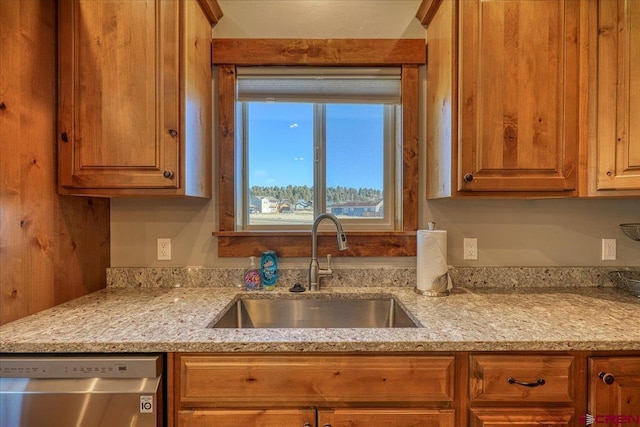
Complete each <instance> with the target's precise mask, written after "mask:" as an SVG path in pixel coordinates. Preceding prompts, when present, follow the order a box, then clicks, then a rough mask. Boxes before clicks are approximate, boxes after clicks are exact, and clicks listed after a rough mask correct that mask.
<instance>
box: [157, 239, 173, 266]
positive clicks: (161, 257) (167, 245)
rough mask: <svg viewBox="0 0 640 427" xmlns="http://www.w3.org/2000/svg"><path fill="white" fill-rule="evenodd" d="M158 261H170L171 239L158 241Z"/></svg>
mask: <svg viewBox="0 0 640 427" xmlns="http://www.w3.org/2000/svg"><path fill="white" fill-rule="evenodd" d="M158 261H171V239H158Z"/></svg>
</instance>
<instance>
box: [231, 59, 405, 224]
mask: <svg viewBox="0 0 640 427" xmlns="http://www.w3.org/2000/svg"><path fill="white" fill-rule="evenodd" d="M400 72H401V70H400V67H389V68H341V67H338V68H335V67H332V68H322V69H320V68H314V67H306V68H300V67H293V68H282V67H267V68H265V67H241V68H240V67H239V68H238V69H237V77H238V80H237V102H236V107H237V108H236V111H237V113H236V123H237V128H238V129H241V131H240V132H237V133H236V153H238V154H239V155H241V158H242V167H241V168H237V170H236V180H237V181H238V182H239V183H240V191H241V194H236V201H237V204H238V206H237V208H236V212H239V213H240V215H237V229H239V230H294V229H305V230H308V229H309V227H310V225H311V224H312V223H313V219H314V218H315V217H316V216H317V215H318V214H320V213H322V212H330V213H333V214H334V215H336V216H338V217H339V218H340V219H341V221H342V224H343V227H344V228H345V230H346V231H353V230H369V231H380V230H395V229H399V228H400V225H399V224H400V219H401V215H397V216H396V211H397V209H396V207H397V206H398V207H400V206H401V203H400V200H398V198H397V197H396V192H395V188H396V183H400V182H401V180H402V176H401V171H402V168H401V167H397V165H396V160H395V153H396V152H397V151H399V150H401V141H402V138H401V135H400V132H399V131H400V129H401V125H402V121H401V118H402V116H401V113H400V109H401V105H400V103H401V99H400V75H401V74H400ZM325 225H329V224H325Z"/></svg>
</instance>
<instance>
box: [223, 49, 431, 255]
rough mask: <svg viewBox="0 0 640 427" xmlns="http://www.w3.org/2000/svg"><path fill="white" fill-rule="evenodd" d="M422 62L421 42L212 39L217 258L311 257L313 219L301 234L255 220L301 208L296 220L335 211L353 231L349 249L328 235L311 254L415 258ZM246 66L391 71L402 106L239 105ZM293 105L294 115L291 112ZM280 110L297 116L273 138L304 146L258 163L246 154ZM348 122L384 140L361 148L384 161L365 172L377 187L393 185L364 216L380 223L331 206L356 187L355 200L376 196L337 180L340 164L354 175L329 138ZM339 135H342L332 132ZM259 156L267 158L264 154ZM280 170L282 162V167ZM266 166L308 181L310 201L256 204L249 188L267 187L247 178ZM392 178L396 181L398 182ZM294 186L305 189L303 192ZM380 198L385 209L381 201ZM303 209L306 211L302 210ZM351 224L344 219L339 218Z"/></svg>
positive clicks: (355, 209) (285, 119) (350, 159)
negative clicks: (374, 174) (354, 120)
mask: <svg viewBox="0 0 640 427" xmlns="http://www.w3.org/2000/svg"><path fill="white" fill-rule="evenodd" d="M424 60H425V49H424V40H421V39H416V40H369V39H367V40H287V39H269V40H258V39H222V40H215V39H214V41H213V62H214V65H217V66H218V74H217V75H218V78H217V83H216V87H217V91H218V94H217V98H216V99H217V100H218V103H217V105H216V110H217V116H218V123H217V125H218V132H217V137H216V143H217V145H218V151H217V157H218V172H219V189H218V199H219V218H218V220H219V225H218V231H214V232H213V234H214V235H215V236H216V237H217V238H218V255H219V256H221V257H227V256H230V257H244V256H247V255H251V254H254V255H257V254H259V253H260V252H262V251H264V250H267V249H275V250H277V251H278V255H280V256H283V257H298V256H300V257H307V256H309V255H310V252H311V241H310V229H311V226H310V224H311V218H312V217H313V214H312V215H311V216H310V217H309V219H305V220H303V221H302V222H301V223H300V224H298V226H295V225H294V226H292V224H286V225H285V226H284V227H279V226H280V225H283V224H274V223H273V222H276V221H271V222H272V223H269V221H267V223H266V224H265V223H262V224H260V221H258V219H259V215H256V214H257V213H258V212H262V210H263V209H264V210H265V211H266V210H271V209H275V210H276V211H285V212H283V213H286V211H287V210H291V209H295V204H296V203H298V202H300V205H299V206H298V208H299V209H300V211H302V210H303V209H304V208H305V205H307V208H308V209H311V208H312V209H314V212H316V213H317V212H322V211H331V210H333V209H336V211H335V212H341V213H340V214H339V216H340V215H342V216H343V217H345V221H347V220H353V221H349V222H351V224H350V227H353V228H352V230H355V231H348V234H349V244H350V249H349V250H348V251H344V252H341V253H338V251H337V248H336V247H335V246H336V245H335V232H333V233H332V232H329V233H328V234H329V235H327V236H324V235H322V234H321V235H320V236H319V241H318V246H319V250H320V251H321V253H331V254H335V255H341V256H344V255H345V252H346V255H347V256H411V255H415V234H416V233H415V232H416V229H417V224H418V221H417V216H418V191H417V186H418V65H420V64H424ZM245 66H246V67H255V66H262V67H264V69H269V68H272V67H276V66H277V67H282V66H287V68H292V67H300V68H301V69H303V70H306V71H307V72H316V71H317V70H313V68H315V67H328V66H330V67H347V68H350V69H351V70H350V71H351V72H355V71H356V70H355V67H365V68H368V67H379V68H385V69H386V68H393V67H397V68H396V69H397V70H398V69H399V70H400V80H399V86H400V94H401V96H400V104H399V105H397V104H394V103H386V102H366V103H365V102H362V103H361V102H360V100H358V102H353V99H348V100H344V99H341V100H339V101H340V102H337V101H336V99H329V100H326V99H325V100H319V101H318V100H314V101H313V102H310V101H308V100H306V99H299V98H294V99H287V100H285V99H282V100H277V101H276V100H274V102H265V99H264V98H269V97H270V96H264V94H262V95H261V96H262V99H253V100H252V99H250V97H249V99H245V100H243V99H242V97H243V96H244V95H245V94H246V93H249V92H244V89H241V88H240V87H241V84H242V83H241V81H242V80H243V77H242V74H243V72H245V71H244V70H243V68H242V67H245ZM330 69H331V68H327V69H326V70H324V71H328V70H330ZM396 73H397V71H396ZM247 80H249V79H247ZM350 85H351V86H355V85H353V82H350ZM254 86H255V85H254ZM257 86H260V85H257ZM274 87H277V85H275V84H274V82H273V81H272V82H271V84H269V85H266V88H268V90H269V91H270V92H273V90H274ZM276 95H278V94H276ZM280 95H282V94H280ZM299 95H300V94H297V95H296V96H299ZM268 101H271V100H268ZM293 104H295V107H296V108H291V107H292V105H293ZM278 109H285V110H286V109H288V110H294V111H295V114H296V115H295V116H291V115H290V112H289V113H287V114H286V115H284V116H282V119H281V123H280V127H281V129H280V131H283V132H286V131H295V132H298V131H300V132H298V133H299V134H301V135H303V136H304V137H303V138H302V139H300V140H302V141H304V143H302V144H301V145H300V146H299V147H298V146H296V147H297V148H299V149H300V151H299V153H300V154H297V153H298V152H296V153H294V152H293V151H292V152H290V153H288V156H287V158H286V159H285V158H284V157H283V156H281V155H278V156H274V157H275V158H271V159H265V158H264V157H265V156H266V154H264V153H265V152H262V154H260V148H259V147H258V146H257V145H256V146H252V144H254V143H255V144H259V143H260V141H259V140H253V139H252V133H257V132H265V129H267V128H268V126H269V125H268V124H266V123H261V122H260V117H261V116H268V117H270V118H271V119H272V118H273V117H274V116H275V117H278V114H282V111H277V110H278ZM347 114H351V115H352V116H355V115H357V116H359V117H364V118H363V119H362V120H365V121H364V123H368V124H371V127H374V125H373V123H377V124H376V125H375V127H378V128H379V130H378V131H377V132H376V133H377V134H378V135H380V134H381V135H382V137H381V138H379V139H378V138H377V137H376V138H374V137H373V136H370V137H368V138H367V141H368V143H369V144H371V145H372V146H373V147H376V148H375V150H373V149H372V148H371V147H369V149H372V150H373V151H377V152H378V155H379V156H380V158H385V159H387V160H386V162H382V161H381V162H382V165H379V162H377V161H375V160H373V158H374V157H373V156H372V157H371V160H370V162H371V163H372V164H374V163H376V164H378V166H376V168H378V169H381V170H382V171H383V173H382V176H381V177H380V178H379V179H382V180H389V179H390V180H391V181H390V182H391V184H390V185H389V184H388V183H387V182H386V181H385V182H383V183H382V193H383V194H382V195H381V199H382V201H383V203H382V205H380V206H378V205H376V206H374V207H368V208H367V209H369V211H368V212H375V209H376V208H378V209H380V208H382V209H383V214H382V215H383V217H385V215H387V216H386V218H385V219H384V220H382V221H380V220H379V218H378V217H375V216H369V215H373V214H372V213H371V214H370V213H365V210H364V209H363V207H362V206H357V204H356V203H353V204H352V206H349V205H343V206H337V205H338V204H339V203H337V202H336V201H337V200H342V199H338V197H342V198H344V197H347V196H345V195H344V194H341V195H340V196H336V194H337V193H338V187H340V190H344V188H349V187H353V188H360V187H361V188H363V190H362V191H361V192H360V197H362V198H365V197H368V198H371V199H373V198H375V195H374V194H366V193H367V192H366V191H364V188H365V187H367V185H365V184H360V183H358V182H356V181H355V178H358V176H357V174H354V173H351V172H349V173H347V174H344V173H341V171H340V167H339V166H340V162H343V163H342V165H343V168H344V167H345V166H344V165H349V166H351V165H353V163H354V162H357V161H358V158H354V156H353V155H351V154H350V155H348V156H346V155H345V156H342V158H341V154H342V152H344V150H345V147H344V146H343V144H344V140H341V139H340V138H338V137H336V136H335V134H336V133H340V132H347V130H346V129H342V127H344V123H340V120H341V118H344V117H345V115H347ZM296 125H297V126H296ZM260 126H262V128H260ZM265 126H266V127H265ZM380 128H381V130H380ZM338 129H340V132H337V130H338ZM352 132H353V130H352ZM285 136H286V134H279V135H278V136H277V138H279V139H283V140H284V138H285ZM399 136H401V139H400V138H399ZM273 138H276V136H274V137H273ZM273 138H272V141H273ZM372 141H377V142H375V143H373V142H372ZM263 148H264V147H263ZM266 148H267V151H266V153H268V152H269V151H268V147H266ZM351 148H353V149H354V150H359V149H361V148H362V147H361V146H358V143H353V147H351ZM254 150H258V151H255V153H258V154H256V155H255V156H253V157H252V155H251V153H252V152H254ZM316 151H320V153H316ZM389 151H390V152H391V153H389ZM271 152H273V151H271ZM380 152H382V154H380ZM307 156H311V158H314V159H318V160H320V162H321V164H322V165H325V164H326V165H327V166H319V167H316V168H313V167H311V166H310V165H309V164H307V165H304V163H305V160H306V159H307V158H308V157H307ZM261 157H262V159H261ZM302 159H305V160H302ZM285 160H286V161H287V162H288V163H287V164H286V165H285V164H284V162H285ZM256 162H257V163H256ZM296 162H298V164H296ZM389 162H390V163H389ZM265 163H266V164H275V165H276V166H275V168H284V167H285V166H286V167H290V168H298V169H299V173H300V174H301V176H305V177H306V179H308V180H310V179H312V180H313V183H314V187H313V192H312V193H313V194H305V193H304V189H302V188H298V189H296V191H295V192H294V191H293V188H291V189H290V191H289V192H288V193H286V194H280V195H279V196H278V197H276V196H275V195H274V194H260V195H258V194H257V191H258V190H259V188H255V189H254V188H252V187H264V186H266V185H258V183H260V184H266V182H260V181H258V180H257V177H253V178H252V175H251V174H252V173H253V172H255V171H256V170H258V171H259V169H260V167H259V166H261V165H264V164H265ZM336 164H337V165H338V166H336ZM243 170H245V172H243ZM252 171H253V172H252ZM243 174H244V175H243ZM354 177H355V178H354ZM399 177H401V178H402V179H398V178H399ZM252 179H253V181H252ZM244 181H246V185H245V183H244ZM252 183H255V185H252ZM282 184H286V185H284V187H285V189H286V188H287V187H288V185H289V184H288V183H287V182H286V180H285V181H284V182H283V183H282ZM277 186H278V187H282V186H283V185H281V184H278V185H277ZM291 186H292V187H293V186H294V184H293V183H292V184H291ZM299 186H300V187H302V185H301V184H300V185H299ZM254 190H255V192H254ZM356 192H357V191H356ZM321 193H324V194H321ZM390 194H391V196H389V195H390ZM257 196H261V197H260V198H259V199H260V200H259V201H258V200H256V199H255V198H256V197H257ZM387 197H391V199H390V200H389V201H387ZM283 199H284V201H283ZM290 199H296V200H290ZM298 199H300V200H298ZM310 201H311V202H312V203H311V205H313V206H311V205H310V204H309V202H310ZM391 206H392V208H391ZM387 208H389V209H387ZM340 209H342V211H340ZM281 213H282V212H281ZM349 215H350V216H351V218H346V217H348V216H349ZM371 221H380V222H378V223H376V222H374V224H382V225H380V226H374V227H371V225H370V224H371ZM343 223H344V222H343ZM383 223H384V224H383ZM367 224H369V225H367ZM345 227H346V224H345Z"/></svg>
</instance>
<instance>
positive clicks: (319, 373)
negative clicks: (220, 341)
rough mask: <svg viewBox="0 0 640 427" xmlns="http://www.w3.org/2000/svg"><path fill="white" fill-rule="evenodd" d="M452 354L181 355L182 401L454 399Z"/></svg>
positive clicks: (215, 404) (282, 403)
mask: <svg viewBox="0 0 640 427" xmlns="http://www.w3.org/2000/svg"><path fill="white" fill-rule="evenodd" d="M454 360H455V358H454V356H443V357H435V356H433V357H432V356H370V355H348V356H334V355H327V356H291V355H280V356H278V355H257V356H182V357H179V358H178V363H179V366H178V367H179V369H180V379H179V389H180V405H181V407H183V408H188V407H203V406H207V407H229V406H236V405H238V406H242V405H245V406H246V405H247V403H248V402H250V403H251V404H252V405H259V406H263V405H266V406H269V405H271V406H292V405H310V404H322V403H325V402H331V403H334V404H338V403H340V402H403V403H404V404H408V403H411V402H414V403H424V402H453V397H454V396H453V389H454V373H453V369H454V365H455V364H454Z"/></svg>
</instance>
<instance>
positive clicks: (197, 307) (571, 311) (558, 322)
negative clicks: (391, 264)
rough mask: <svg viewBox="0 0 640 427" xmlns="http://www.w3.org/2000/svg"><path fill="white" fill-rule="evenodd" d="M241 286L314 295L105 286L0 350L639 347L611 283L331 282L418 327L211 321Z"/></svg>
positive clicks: (25, 328)
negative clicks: (448, 288) (386, 298)
mask: <svg viewBox="0 0 640 427" xmlns="http://www.w3.org/2000/svg"><path fill="white" fill-rule="evenodd" d="M238 294H242V295H252V294H253V295H255V294H259V295H260V296H267V297H274V298H276V297H282V296H283V295H282V294H286V295H287V296H288V297H302V298H304V297H309V295H310V293H309V292H305V293H304V294H302V296H292V295H291V294H290V293H289V292H287V290H286V288H284V287H280V288H279V289H277V290H276V291H273V292H264V291H262V292H253V293H250V292H245V291H243V290H241V289H240V288H230V287H176V288H107V289H104V290H101V291H98V292H95V293H93V294H90V295H87V296H85V297H82V298H78V299H76V300H73V301H70V302H68V303H65V304H62V305H59V306H57V307H54V308H51V309H49V310H46V311H43V312H41V313H37V314H34V315H31V316H29V317H26V318H23V319H20V320H17V321H14V322H11V323H8V324H6V325H4V326H2V327H0V352H11V353H22V352H24V353H50V352H58V353H60V352H65V353H75V352H350V351H506V350H520V351H528V350H530V351H545V350H549V351H557V350H559V351H567V350H602V351H615V350H640V298H637V297H634V296H632V295H630V294H627V293H624V292H623V291H620V290H618V289H615V288H598V287H585V288H527V289H504V288H503V289H499V288H489V289H469V290H465V289H462V288H456V289H454V293H452V295H450V296H448V297H443V298H429V297H425V296H420V295H418V294H416V293H415V292H414V291H413V288H411V287H381V288H377V287H364V288H358V287H333V288H325V289H324V290H323V291H321V294H322V295H326V296H338V297H349V296H354V294H355V295H357V296H364V295H370V294H385V295H394V296H395V297H396V298H397V299H398V300H399V301H400V303H401V304H402V305H404V306H405V307H406V308H407V309H408V310H409V311H410V312H411V313H412V314H413V316H414V317H415V320H417V321H418V322H419V323H420V324H421V327H419V328H398V329H387V328H384V329H347V328H345V329H337V328H336V329H211V328H207V325H208V324H209V323H210V322H211V321H212V320H214V319H217V318H219V317H220V316H221V315H222V313H223V312H224V310H225V309H226V308H227V307H229V306H230V304H231V303H232V302H233V300H234V298H235V297H236V296H237V295H238ZM313 296H314V297H316V296H318V297H319V295H318V294H317V293H314V294H313Z"/></svg>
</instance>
